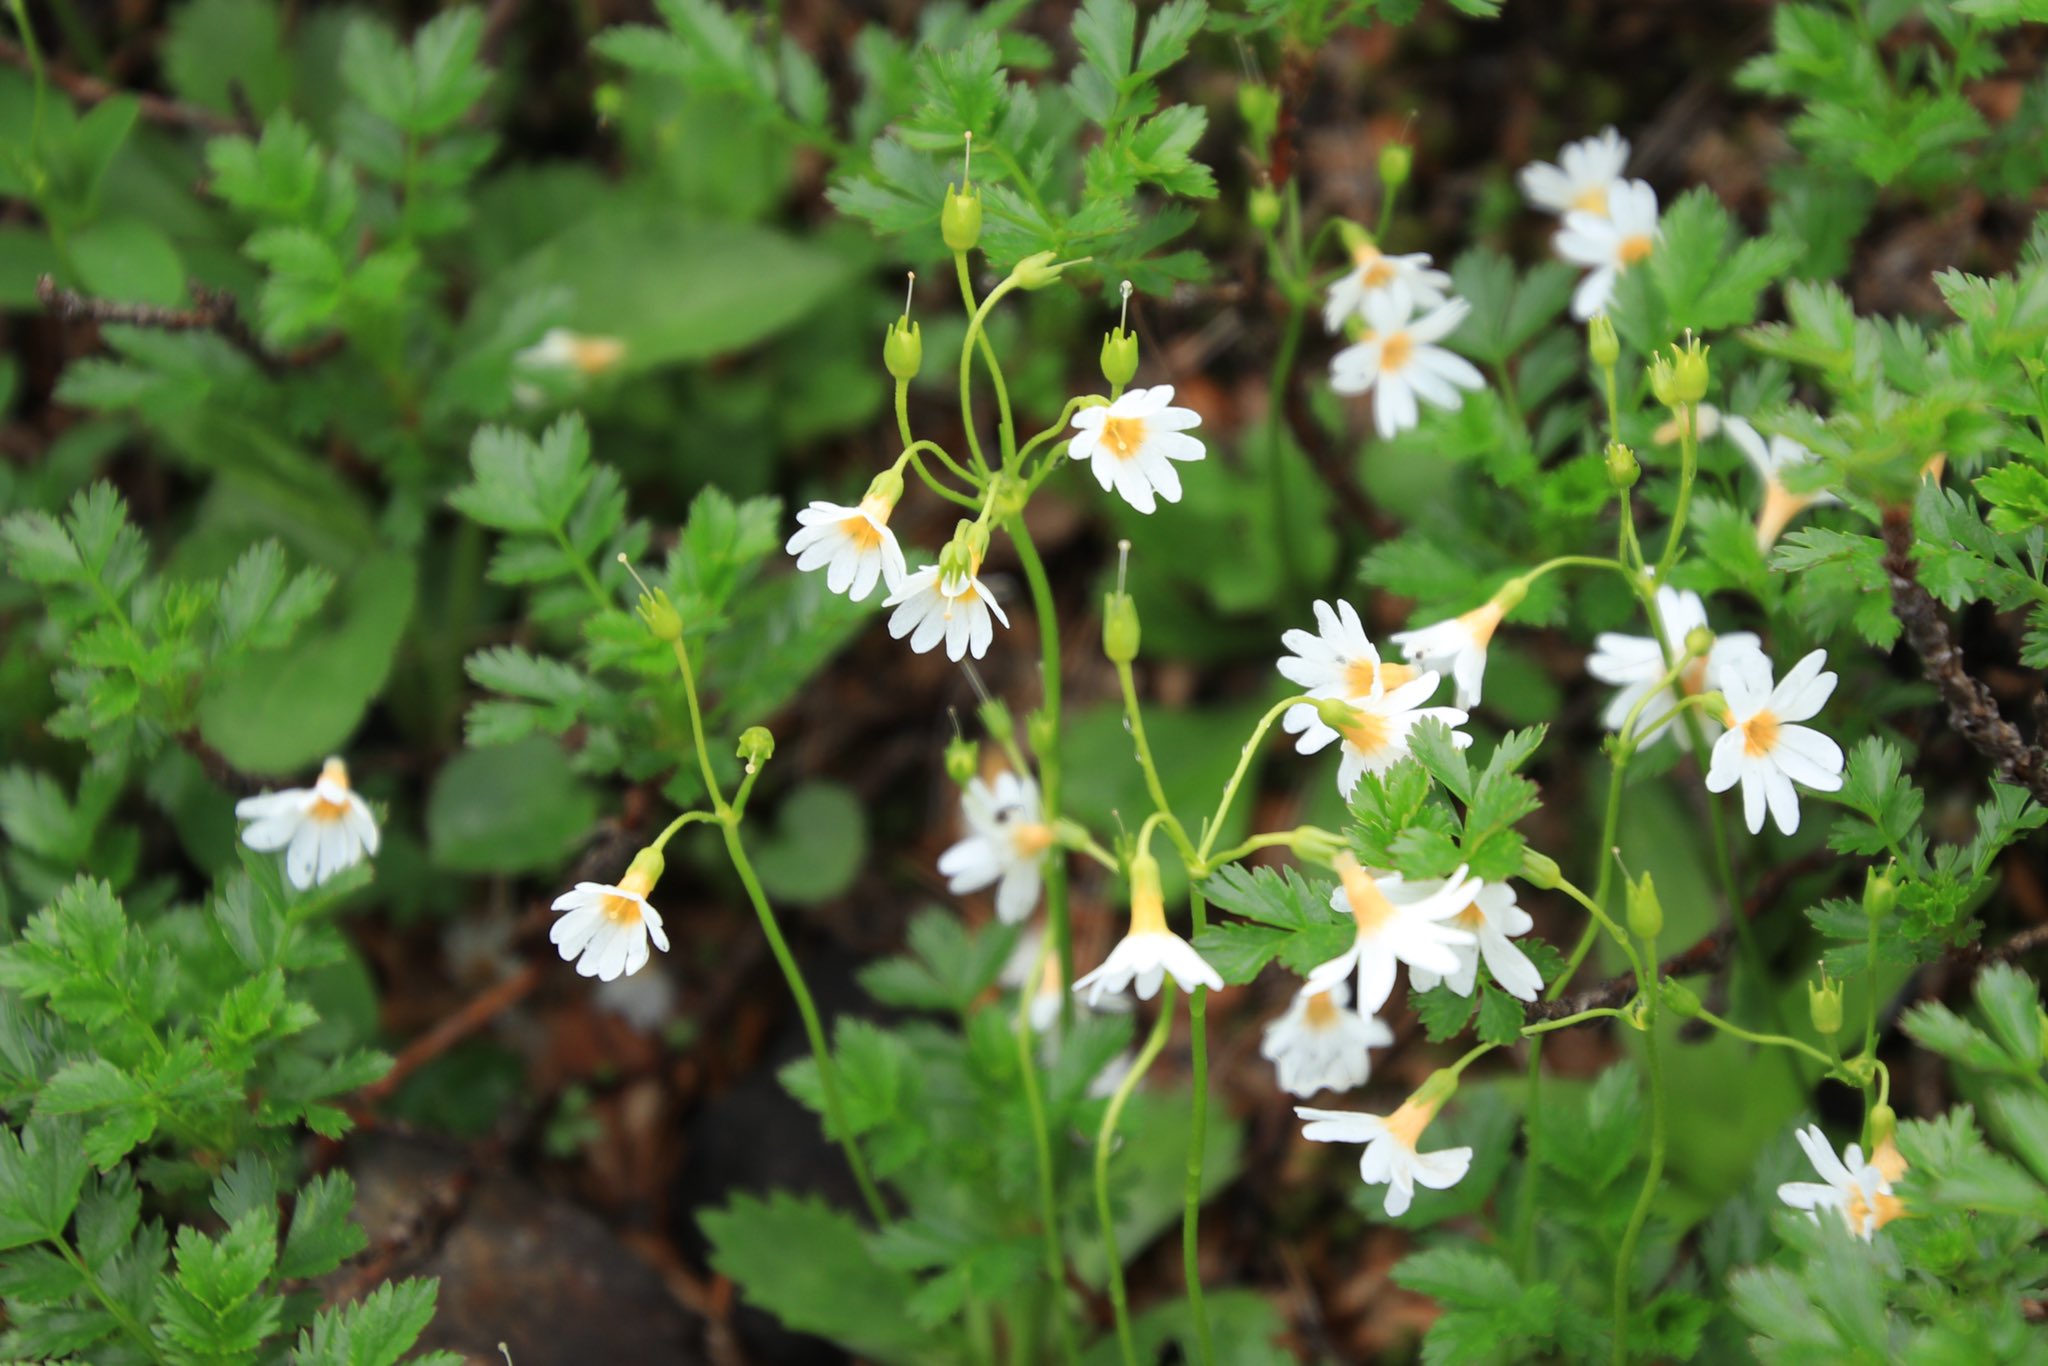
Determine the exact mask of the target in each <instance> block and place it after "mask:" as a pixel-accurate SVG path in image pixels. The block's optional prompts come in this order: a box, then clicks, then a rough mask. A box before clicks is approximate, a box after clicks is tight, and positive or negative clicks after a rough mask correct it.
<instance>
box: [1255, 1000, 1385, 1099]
mask: <svg viewBox="0 0 2048 1366" xmlns="http://www.w3.org/2000/svg"><path fill="white" fill-rule="evenodd" d="M1350 998H1351V990H1350V988H1349V987H1347V986H1345V984H1344V983H1342V982H1338V983H1336V984H1334V985H1332V986H1331V987H1330V988H1329V989H1328V990H1325V991H1312V990H1310V989H1309V988H1307V987H1303V988H1302V989H1301V990H1300V991H1297V992H1296V993H1294V1001H1293V1004H1291V1005H1289V1006H1288V1007H1287V1013H1286V1014H1285V1015H1282V1016H1280V1017H1279V1018H1278V1019H1276V1020H1274V1021H1273V1022H1272V1023H1271V1024H1269V1025H1267V1026H1266V1032H1265V1036H1264V1037H1263V1038H1262V1039H1261V1040H1260V1042H1259V1055H1260V1056H1261V1057H1263V1058H1265V1059H1266V1060H1267V1061H1268V1062H1270V1063H1272V1064H1273V1069H1274V1071H1276V1072H1277V1073H1279V1076H1280V1089H1281V1090H1283V1091H1285V1092H1287V1093H1288V1094H1289V1095H1295V1096H1312V1095H1314V1094H1315V1093H1316V1092H1318V1091H1320V1090H1322V1089H1324V1088H1325V1087H1328V1088H1329V1089H1330V1090H1332V1091H1349V1090H1351V1089H1352V1088H1354V1087H1358V1086H1363V1085H1365V1083H1366V1079H1367V1078H1368V1077H1370V1076H1371V1075H1372V1058H1371V1055H1370V1052H1369V1050H1371V1049H1374V1048H1385V1047H1386V1046H1387V1045H1388V1044H1390V1043H1392V1042H1393V1041H1394V1031H1393V1030H1391V1029H1389V1028H1387V1027H1386V1025H1385V1024H1384V1023H1382V1022H1381V1021H1380V1020H1379V1018H1378V1017H1377V1016H1373V1015H1361V1014H1359V1013H1358V1012H1357V1011H1355V1010H1353V1009H1351V1008H1350V1007H1349V1006H1347V1005H1346V1004H1345V1002H1346V1001H1348V1000H1349V999H1350Z"/></svg>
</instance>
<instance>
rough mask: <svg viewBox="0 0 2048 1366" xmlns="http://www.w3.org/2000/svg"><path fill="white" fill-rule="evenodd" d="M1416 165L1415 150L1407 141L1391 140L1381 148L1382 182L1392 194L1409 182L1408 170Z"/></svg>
mask: <svg viewBox="0 0 2048 1366" xmlns="http://www.w3.org/2000/svg"><path fill="white" fill-rule="evenodd" d="M1414 167H1415V152H1414V149H1413V148H1411V147H1409V146H1408V144H1407V143H1405V142H1390V143H1388V144H1387V145H1386V146H1384V147H1382V148H1380V184H1382V185H1384V186H1386V187H1387V193H1389V194H1392V193H1393V192H1394V191H1395V190H1398V189H1400V188H1401V187H1402V186H1403V185H1406V184H1407V183H1408V172H1409V171H1411V170H1413V169H1414Z"/></svg>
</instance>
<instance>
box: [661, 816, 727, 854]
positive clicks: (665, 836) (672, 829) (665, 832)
mask: <svg viewBox="0 0 2048 1366" xmlns="http://www.w3.org/2000/svg"><path fill="white" fill-rule="evenodd" d="M717 819H718V816H717V813H715V812H711V811H685V812H684V813H683V814H682V815H680V816H677V817H676V818H675V819H674V820H672V821H670V822H669V823H668V824H667V826H665V827H664V828H663V829H662V832H661V833H660V834H659V835H656V836H655V837H654V844H653V846H652V847H653V849H654V851H655V852H656V853H657V854H658V853H660V852H661V851H662V850H664V849H666V848H668V842H669V841H670V840H672V839H674V838H675V834H676V831H678V830H680V829H682V828H683V827H684V826H686V825H693V824H695V823H696V822H698V821H715V820H717Z"/></svg>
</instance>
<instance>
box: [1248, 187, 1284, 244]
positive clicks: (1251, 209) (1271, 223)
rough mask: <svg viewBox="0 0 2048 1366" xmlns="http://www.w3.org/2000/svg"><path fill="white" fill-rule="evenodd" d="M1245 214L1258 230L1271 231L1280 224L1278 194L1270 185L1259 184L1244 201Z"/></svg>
mask: <svg viewBox="0 0 2048 1366" xmlns="http://www.w3.org/2000/svg"><path fill="white" fill-rule="evenodd" d="M1245 216H1246V217H1248V218H1250V219H1251V220H1252V226H1253V227H1255V228H1257V229H1258V230H1259V231H1260V232H1271V231H1273V229H1274V228H1276V227H1278V226H1280V194H1279V192H1278V191H1277V190H1275V189H1274V188H1273V187H1272V186H1270V185H1261V186H1259V187H1258V188H1257V189H1255V190H1253V191H1252V193H1251V197H1250V198H1249V199H1247V200H1246V201H1245Z"/></svg>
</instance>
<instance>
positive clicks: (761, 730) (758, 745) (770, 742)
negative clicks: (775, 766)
mask: <svg viewBox="0 0 2048 1366" xmlns="http://www.w3.org/2000/svg"><path fill="white" fill-rule="evenodd" d="M739 757H740V758H742V759H744V760H746V762H747V772H749V773H752V772H753V771H754V770H755V769H756V768H758V767H760V766H761V765H762V764H765V763H767V762H768V761H769V760H770V759H772V758H774V757H775V736H774V734H773V732H771V731H770V730H769V729H768V727H766V726H748V727H747V728H746V729H745V730H743V731H741V732H740V748H739Z"/></svg>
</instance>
